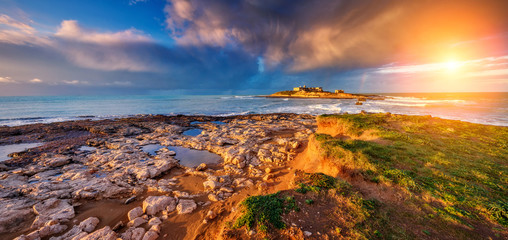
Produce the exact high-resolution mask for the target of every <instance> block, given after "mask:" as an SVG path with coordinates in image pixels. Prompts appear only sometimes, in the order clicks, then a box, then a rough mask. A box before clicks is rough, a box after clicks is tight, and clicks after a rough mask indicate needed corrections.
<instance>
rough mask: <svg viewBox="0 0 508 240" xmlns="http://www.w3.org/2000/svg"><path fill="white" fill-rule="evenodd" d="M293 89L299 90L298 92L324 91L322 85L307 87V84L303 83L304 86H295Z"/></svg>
mask: <svg viewBox="0 0 508 240" xmlns="http://www.w3.org/2000/svg"><path fill="white" fill-rule="evenodd" d="M293 91H297V92H322V91H323V88H322V87H307V86H306V85H303V87H302V86H300V87H295V88H293Z"/></svg>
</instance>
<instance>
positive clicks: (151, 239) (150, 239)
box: [143, 230, 159, 240]
mask: <svg viewBox="0 0 508 240" xmlns="http://www.w3.org/2000/svg"><path fill="white" fill-rule="evenodd" d="M158 237H159V234H158V233H157V232H155V231H152V230H150V231H148V232H146V233H145V235H144V236H143V240H155V239H157V238H158Z"/></svg>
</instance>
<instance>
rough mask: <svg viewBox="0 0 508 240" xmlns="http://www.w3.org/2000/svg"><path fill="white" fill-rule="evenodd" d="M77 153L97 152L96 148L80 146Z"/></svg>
mask: <svg viewBox="0 0 508 240" xmlns="http://www.w3.org/2000/svg"><path fill="white" fill-rule="evenodd" d="M78 150H79V151H87V152H88V151H95V150H97V148H95V147H90V146H81V147H80V148H79V149H78Z"/></svg>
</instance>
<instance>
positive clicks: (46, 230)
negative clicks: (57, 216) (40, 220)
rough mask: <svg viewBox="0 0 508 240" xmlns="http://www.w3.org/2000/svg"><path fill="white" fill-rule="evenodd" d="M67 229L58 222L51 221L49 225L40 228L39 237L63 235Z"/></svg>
mask: <svg viewBox="0 0 508 240" xmlns="http://www.w3.org/2000/svg"><path fill="white" fill-rule="evenodd" d="M65 229H67V226H65V225H61V224H59V223H58V222H56V221H49V222H48V224H46V225H45V226H43V227H41V228H39V230H38V232H39V237H40V238H44V237H47V236H51V235H54V234H57V233H61V232H63V231H65Z"/></svg>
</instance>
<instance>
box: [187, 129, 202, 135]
mask: <svg viewBox="0 0 508 240" xmlns="http://www.w3.org/2000/svg"><path fill="white" fill-rule="evenodd" d="M201 132H203V130H201V129H199V128H192V129H189V130H186V131H184V132H183V135H186V136H191V137H195V136H197V135H199V134H201Z"/></svg>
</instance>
